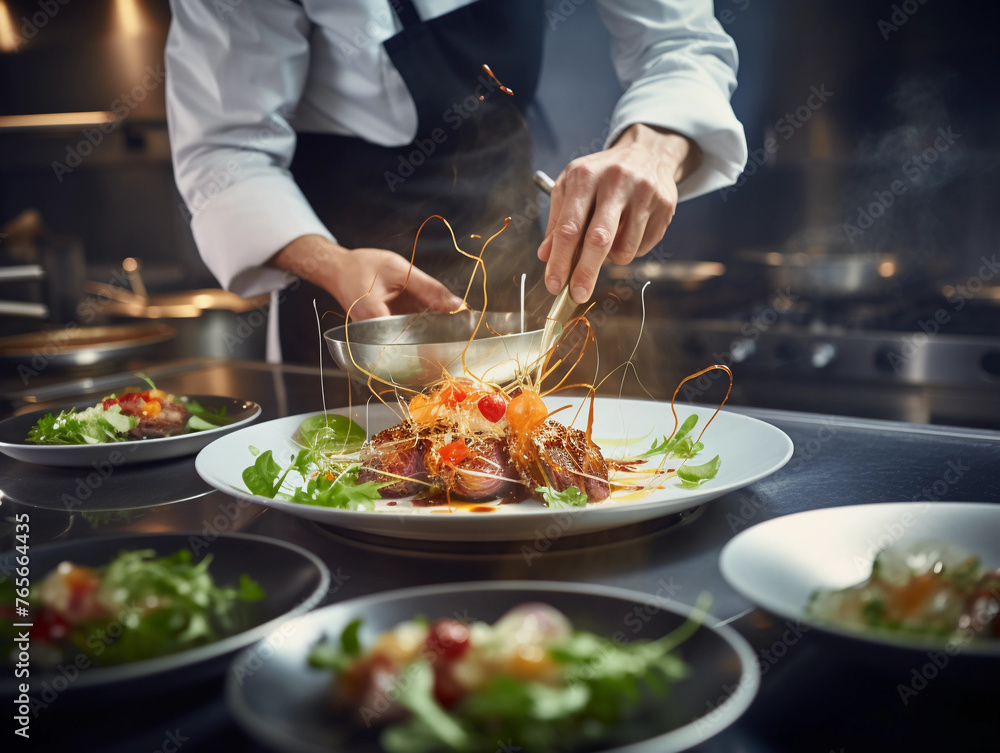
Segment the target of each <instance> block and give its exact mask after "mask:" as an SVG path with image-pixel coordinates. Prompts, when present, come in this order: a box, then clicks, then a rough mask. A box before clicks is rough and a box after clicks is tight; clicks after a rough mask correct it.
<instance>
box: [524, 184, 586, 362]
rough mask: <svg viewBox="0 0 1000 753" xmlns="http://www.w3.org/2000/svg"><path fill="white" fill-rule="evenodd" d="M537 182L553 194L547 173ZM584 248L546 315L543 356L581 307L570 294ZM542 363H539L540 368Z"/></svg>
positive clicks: (572, 265)
mask: <svg viewBox="0 0 1000 753" xmlns="http://www.w3.org/2000/svg"><path fill="white" fill-rule="evenodd" d="M535 183H536V184H537V185H538V187H539V188H541V189H542V190H543V191H545V193H546V195H548V196H551V195H552V187H553V186H555V184H556V182H555V181H554V180H552V178H550V177H549V176H548V175H547V174H545V173H544V172H542V171H541V170H538V171H536V172H535ZM582 250H583V242H582V241H581V243H580V245H579V246H577V248H576V251H575V252H573V261H572V263H571V264H570V266H569V276H568V277H567V278H566V284H565V285H563V289H562V290H560V291H559V293H558V294H557V295H556V297H555V300H554V301H552V306H550V307H549V313H548V314H547V315H546V316H545V328H544V329H543V330H542V340H541V344H540V351H539V352H540V353H541V354H542V356H543V361H542V362H544V354H545V353H547V352H548V351H549V349H550V348H551V347H552V346H553V345H555V342H556V340H557V339H558V338H559V335H560V334H561V333H562V330H563V328H564V327H565V325H566V323H567V322H569V320H570V319H572V318H573V315H574V314H575V313H576V310H577V309H578V308H579V307H580V305H579V304H578V303H576V302H575V301H574V300H573V298H572V296H571V295H570V294H569V281H570V280H571V279H572V278H573V272H574V271H575V270H576V263H577V262H578V261H579V260H580V252H581V251H582ZM540 369H541V365H539V370H540Z"/></svg>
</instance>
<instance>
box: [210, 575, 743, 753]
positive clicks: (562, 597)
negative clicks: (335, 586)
mask: <svg viewBox="0 0 1000 753" xmlns="http://www.w3.org/2000/svg"><path fill="white" fill-rule="evenodd" d="M649 599H650V597H649V595H648V594H642V593H638V592H633V591H625V590H621V589H614V588H608V587H604V586H593V585H587V584H567V583H545V582H493V583H465V584H450V585H443V586H432V587H425V588H413V589H405V590H401V591H394V592H388V593H383V594H377V595H374V596H368V597H364V598H360V599H353V600H349V601H345V602H341V603H339V604H335V605H333V606H330V607H326V608H324V609H321V610H319V611H317V612H314V613H312V614H310V615H306V616H305V617H302V618H299V619H297V620H295V621H294V622H292V623H290V624H289V626H288V629H287V630H286V633H288V634H289V638H288V640H285V641H284V642H283V643H282V644H281V645H280V646H276V647H274V649H273V651H271V650H270V649H269V648H268V647H267V644H266V643H262V644H258V646H256V647H251V648H250V649H248V650H247V651H245V652H244V653H243V654H241V655H240V656H239V657H238V658H237V659H236V661H235V662H234V664H233V667H232V669H231V671H230V673H229V678H228V682H227V688H226V695H227V700H228V703H229V705H230V708H231V709H232V711H233V713H234V715H235V716H236V719H237V721H238V722H239V723H240V724H241V725H242V726H244V727H245V728H246V729H247V730H248V731H249V732H250V733H251V734H252V735H254V736H255V737H257V738H258V739H259V740H261V741H262V742H264V743H266V744H267V745H269V746H271V747H274V748H277V749H279V750H287V751H292V750H295V751H320V750H323V751H327V752H329V751H346V750H350V751H364V752H366V753H367V752H368V751H373V752H374V751H380V750H390V751H391V750H397V749H404V748H395V747H393V745H394V742H393V739H395V741H396V742H398V743H399V744H400V745H404V746H409V747H408V748H405V749H407V750H413V751H428V752H429V751H432V750H439V749H441V748H439V747H437V742H436V741H435V740H434V739H431V738H429V737H428V736H427V735H426V731H427V730H426V729H425V728H424V723H425V721H426V719H431V720H433V721H432V722H431V724H432V725H439V727H438V730H439V731H440V730H446V731H445V732H444V734H445V735H448V734H449V731H450V733H454V734H458V735H465V734H468V735H475V734H476V733H475V729H476V728H475V726H474V724H473V723H472V721H471V717H472V716H474V715H475V710H474V709H475V704H476V703H477V701H474V700H472V698H473V696H472V695H466V696H465V697H464V698H461V699H460V698H457V697H453V698H451V699H449V698H448V697H436V696H434V697H433V701H431V700H430V699H431V698H432V695H430V694H433V693H434V692H435V685H436V682H435V679H434V675H435V674H436V673H439V672H444V671H447V672H448V673H449V674H451V675H454V673H455V672H456V671H460V672H468V673H469V677H471V678H472V679H471V680H470V682H472V683H477V682H480V681H481V684H480V690H481V692H482V693H492V694H494V695H495V694H497V693H499V694H500V695H501V696H503V697H504V698H506V699H507V700H508V701H510V704H508V705H507V706H506V708H507V711H508V712H509V716H510V717H511V718H514V719H515V722H514V725H515V728H516V730H517V731H514V728H511V731H510V734H509V735H507V737H504V738H503V739H504V742H507V740H508V737H509V738H510V739H511V743H512V744H516V745H518V746H520V747H521V748H522V749H523V750H525V751H526V753H527V751H530V750H571V749H574V748H573V746H572V745H569V744H567V743H569V742H570V740H569V737H570V735H571V734H572V731H573V730H576V732H577V733H581V734H583V735H584V737H586V735H587V733H588V732H593V733H594V734H595V738H594V739H591V740H587V741H584V745H585V749H587V750H598V749H599V750H621V751H625V750H628V751H630V752H631V753H640V752H646V751H649V752H650V753H652V752H653V751H655V752H656V753H663V752H664V751H667V752H669V751H677V750H683V749H685V748H688V747H691V746H692V745H695V744H697V743H699V742H701V741H703V740H705V739H707V738H709V737H711V736H712V735H714V734H716V733H718V732H719V731H721V730H722V729H724V728H725V727H726V726H728V725H729V724H731V723H732V722H733V721H735V719H736V718H738V717H739V715H740V714H741V713H742V712H743V711H744V710H745V709H746V708H747V706H749V704H750V702H751V700H752V699H753V697H754V695H755V693H756V690H757V686H758V683H759V674H758V672H759V670H758V667H757V662H756V659H755V656H754V653H753V651H752V649H750V647H749V646H748V645H747V644H746V643H745V642H744V641H743V639H742V638H740V637H739V636H738V635H736V634H735V633H734V632H733V631H732V630H730V629H728V628H712V627H709V626H708V624H705V623H704V622H702V621H701V620H702V619H705V615H704V613H694V614H693V610H691V609H689V608H687V607H684V606H682V605H678V604H675V603H673V602H669V601H666V600H663V601H662V603H660V602H658V605H659V606H660V607H661V609H659V610H658V611H657V612H656V613H655V614H653V615H652V616H651V618H650V620H649V622H648V623H645V624H644V625H643V626H642V627H641V628H638V629H635V628H630V627H627V626H626V623H623V619H624V617H625V616H626V615H627V614H629V613H630V612H632V611H634V610H635V608H636V606H637V605H644V604H646V603H648V601H649ZM526 602H527V603H529V604H530V606H525V604H526ZM540 604H544V605H545V606H539V605H540ZM420 616H422V617H426V619H427V620H428V623H426V624H422V622H421V621H420V620H419V619H418V620H417V621H409V620H411V619H412V618H413V617H420ZM692 617H694V620H693V622H692V621H690V618H692ZM359 620H360V622H359ZM708 621H709V622H711V621H712V620H711V618H708ZM401 622H404V624H403V625H401V624H400V623H401ZM489 625H492V627H488V626H489ZM345 630H346V631H347V632H346V633H345ZM678 630H680V631H681V632H680V633H678V632H676V631H678ZM387 631H389V632H387ZM463 631H466V632H465V633H463ZM463 635H467V637H468V638H469V641H470V644H469V645H468V646H466V650H465V654H464V656H465V657H466V659H470V658H475V661H474V662H469V661H466V662H465V664H464V668H463V669H461V670H459V663H460V662H459V660H458V659H453V660H451V661H446V660H443V659H441V658H440V657H442V656H445V655H446V654H448V653H451V654H454V653H455V652H456V650H457V646H458V645H459V643H460V640H461V638H462V637H463ZM345 638H346V641H345V640H344V639H345ZM331 640H332V643H331ZM428 641H430V643H428ZM678 642H679V644H680V645H679V646H678V645H677V643H678ZM410 644H417V645H418V648H417V650H416V651H417V654H418V659H417V660H416V662H415V663H413V662H411V663H409V664H406V668H405V669H403V670H402V672H403V674H402V675H401V676H397V681H396V682H393V681H392V680H391V679H389V680H388V681H387V684H386V685H384V686H383V687H384V688H385V690H387V691H388V690H389V689H393V688H394V689H395V690H394V691H393V692H392V693H387V694H386V698H385V699H383V700H385V701H388V700H389V696H390V695H391V696H395V697H397V698H398V697H400V696H405V697H406V700H407V702H411V703H415V704H416V705H418V706H419V705H420V704H425V708H424V709H423V714H422V715H421V716H419V718H418V719H416V720H415V719H414V717H413V716H410V717H409V719H407V718H406V717H405V716H401V715H400V714H399V708H398V705H397V707H396V708H393V707H392V705H391V704H388V705H387V704H386V703H382V702H381V701H380V700H379V698H378V697H376V696H377V694H378V690H377V689H376V690H375V693H376V695H375V696H370V697H369V698H367V699H365V698H363V697H355V696H352V693H355V692H356V691H357V690H358V689H360V690H361V691H362V693H365V692H368V691H371V690H372V688H371V686H370V685H369V686H368V687H365V684H364V680H365V677H366V673H368V671H369V670H368V668H367V666H366V664H365V662H366V657H365V656H364V654H365V652H366V651H365V648H362V647H372V648H373V650H372V651H370V652H368V653H369V656H368V657H367V659H371V658H373V657H374V656H378V655H382V656H385V655H386V654H387V652H388V653H392V654H393V655H394V656H396V657H404V656H405V654H406V652H407V651H409V650H411V649H412V646H411V645H410ZM475 644H478V645H479V649H478V650H477V649H476V648H474V647H471V646H474V645H475ZM345 646H346V647H347V648H349V649H350V650H353V651H355V652H356V653H357V654H359V659H360V662H361V663H360V664H357V663H355V662H354V661H352V660H351V658H350V657H344V648H345ZM512 649H513V650H512ZM261 651H268V654H269V658H268V660H267V661H266V662H263V663H261V662H260V659H259V656H260V652H261ZM469 652H476V653H475V654H471V653H469ZM583 654H586V660H585V661H584V662H583V664H577V663H576V659H579V658H581V656H582V655H583ZM595 656H596V657H597V659H596V660H595ZM602 656H603V657H604V658H605V659H606V661H603V662H602V659H601V657H602ZM625 656H630V657H631V659H632V663H631V664H629V663H626V662H625V660H624V657H625ZM640 656H641V657H642V658H641V659H640V658H638V657H640ZM435 657H437V659H435ZM667 657H669V658H667ZM533 659H539V661H537V662H536V661H532V660H533ZM261 664H262V666H261ZM650 664H658V668H657V669H656V670H654V671H653V672H651V673H650V674H652V675H655V676H654V677H653V679H652V682H653V684H655V683H656V680H657V679H663V680H664V682H662V683H661V684H660V685H659V689H660V690H661V691H662V690H666V691H667V692H666V693H665V694H657V693H655V692H649V691H648V689H647V690H645V691H640V692H639V694H638V697H637V698H633V703H634V705H633V706H632V708H631V711H632V715H631V716H630V717H629V719H628V723H626V724H615V723H614V721H613V720H611V718H610V717H607V718H605V721H604V722H602V721H599V719H600V718H601V715H602V713H608V714H613V711H612V709H611V708H608V707H606V706H605V707H602V706H601V704H600V703H598V704H597V706H596V707H590V706H588V704H589V702H590V701H592V700H595V699H597V698H598V697H599V695H600V692H601V690H598V689H596V688H595V687H592V686H590V685H588V679H589V680H592V681H593V682H594V683H595V684H596V685H601V684H602V682H605V681H606V682H608V684H607V685H603V690H607V691H610V690H611V689H612V687H613V688H614V696H615V700H616V701H620V700H621V698H620V696H619V695H618V694H619V693H625V692H626V691H625V690H623V687H622V686H623V685H626V684H629V683H630V680H634V679H636V678H635V677H632V678H630V677H629V671H628V668H629V667H631V668H632V669H636V670H637V671H638V670H641V669H644V668H648V667H649V665H650ZM317 665H319V666H317ZM584 665H586V666H587V667H589V670H590V671H589V672H587V671H586V667H584ZM384 666H387V665H384ZM339 667H343V668H342V669H338V668H339ZM484 668H488V671H487V672H486V673H485V674H482V671H483V670H484ZM577 669H580V670H581V671H580V675H581V676H580V677H574V676H573V675H574V672H575V671H576V670H577ZM425 670H429V671H425ZM549 670H553V671H554V675H549V676H545V675H544V673H545V672H546V671H549ZM338 673H343V674H344V676H343V679H342V681H341V682H343V683H346V685H341V686H339V687H341V689H342V690H343V691H344V692H345V693H346V696H345V698H351V697H355V698H356V700H358V701H359V702H360V705H355V708H354V710H353V712H352V711H350V710H349V711H348V713H347V714H346V715H345V714H340V713H338V712H337V711H336V709H335V708H334V706H333V704H334V702H335V700H334V699H335V698H336V696H335V695H334V693H335V691H334V690H333V688H336V687H338V686H337V685H335V684H334V675H336V674H338ZM512 673H521V677H520V679H518V678H517V677H516V676H514V675H513V674H512ZM605 674H607V675H609V676H613V680H609V677H607V676H605ZM474 676H475V677H474ZM476 677H478V679H476ZM646 677H647V679H648V675H647V676H646ZM668 678H669V679H668ZM355 679H360V680H362V683H361V684H360V685H357V686H356V685H355V684H354V680H355ZM467 679H468V678H467ZM383 680H385V678H384V677H381V678H380V679H379V682H381V681H383ZM498 683H499V684H498ZM639 685H641V683H639ZM636 689H638V688H636ZM396 691H398V692H396ZM522 694H528V695H532V694H533V697H535V700H534V702H533V704H532V708H530V709H528V708H525V705H524V704H523V703H518V702H517V699H518V698H520V699H521V700H522V701H523V700H524V696H523V695H522ZM417 699H419V700H417ZM470 703H471V704H473V707H472V708H470V706H469V704H470ZM612 705H613V706H614V707H615V709H617V708H618V706H617V704H612ZM501 706H503V704H501V703H500V702H499V698H498V697H494V698H492V700H491V701H490V703H489V704H488V707H489V709H488V710H487V712H486V713H487V715H492V714H493V712H495V711H496V710H497V709H498V708H500V707H501ZM446 707H447V710H445V708H446ZM365 709H369V710H370V713H371V714H372V715H374V716H377V717H378V720H376V719H375V718H374V717H372V716H370V717H369V719H368V721H369V723H370V724H371V726H370V727H366V726H365V724H364V723H363V722H362V723H361V724H360V725H358V724H354V723H352V722H351V721H350V717H351V715H352V713H353V714H354V715H355V717H356V718H357V719H358V720H360V716H358V715H360V714H361V713H363V712H364V710H365ZM515 709H519V711H517V710H515ZM573 709H576V711H573ZM576 712H581V714H582V716H581V714H578V713H576ZM539 714H541V715H543V716H545V715H548V716H549V718H548V719H547V720H546V721H545V722H543V723H539V724H531V723H530V722H529V719H530V718H532V717H534V716H536V715H539ZM583 717H587V718H588V719H590V720H591V722H593V724H591V723H588V722H583V720H582V718H583ZM390 719H392V720H395V721H396V722H399V723H401V724H402V725H403V727H402V728H398V727H397V728H395V729H396V730H397V731H395V732H392V731H390V732H386V733H385V734H387V735H388V736H389V738H390V739H389V740H388V741H386V740H385V738H383V744H382V745H380V740H379V738H380V732H382V727H384V726H385V725H384V724H381V725H380V723H381V722H384V721H388V720H390ZM493 723H495V718H494V719H493V720H492V721H490V722H487V724H488V725H491V724H493ZM581 724H582V727H581V726H578V725H581ZM390 726H391V725H390ZM489 728H490V730H491V731H492V730H494V729H495V728H493V727H492V726H490V727H489ZM400 729H401V730H402V731H398V730H400ZM598 733H599V739H598V737H597V735H598ZM397 736H400V737H398V738H397ZM515 738H516V739H515ZM529 738H530V739H529ZM386 742H387V743H388V744H387V745H386ZM453 742H455V743H457V744H458V745H460V746H461V745H463V744H465V741H463V740H462V739H460V738H456V739H455V740H454V741H453ZM580 742H581V741H580V740H579V739H577V740H576V743H577V744H579V743H580ZM490 744H491V745H492V746H494V747H495V739H490ZM494 747H489V748H488V749H489V750H493V749H494ZM443 749H444V750H447V749H448V748H443ZM466 749H468V750H479V749H480V747H477V746H475V745H474V740H472V741H470V742H469V747H468V748H466Z"/></svg>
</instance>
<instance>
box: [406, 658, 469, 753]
mask: <svg viewBox="0 0 1000 753" xmlns="http://www.w3.org/2000/svg"><path fill="white" fill-rule="evenodd" d="M406 678H407V679H408V680H409V682H401V683H400V684H399V688H398V692H399V702H400V704H402V705H403V706H405V707H406V708H408V709H409V710H410V711H411V712H413V715H414V716H415V717H416V718H417V719H419V720H420V721H421V722H423V724H424V725H425V726H426V728H427V729H428V730H429V731H431V732H433V733H434V734H435V735H436V736H437V737H438V739H439V740H440V741H441V742H442V743H444V744H445V745H447V746H448V747H449V748H451V749H452V750H468V749H469V748H470V743H471V742H472V740H471V738H470V737H469V733H468V732H466V731H465V730H464V729H463V728H462V726H461V725H460V724H459V723H458V722H457V721H455V720H454V719H453V718H452V717H451V716H449V714H448V712H446V711H445V710H444V709H443V708H441V707H440V706H439V705H438V703H437V701H436V700H435V699H434V670H433V669H431V665H430V664H428V663H427V662H425V661H423V660H419V661H415V662H413V663H412V664H410V665H409V666H408V667H407V668H406ZM390 753H391V752H390Z"/></svg>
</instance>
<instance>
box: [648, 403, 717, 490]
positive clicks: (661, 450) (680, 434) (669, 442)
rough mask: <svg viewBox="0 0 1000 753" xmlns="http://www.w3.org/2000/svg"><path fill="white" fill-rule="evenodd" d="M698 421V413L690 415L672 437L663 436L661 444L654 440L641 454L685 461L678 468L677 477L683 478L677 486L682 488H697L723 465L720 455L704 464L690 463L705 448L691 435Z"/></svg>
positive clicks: (713, 475)
mask: <svg viewBox="0 0 1000 753" xmlns="http://www.w3.org/2000/svg"><path fill="white" fill-rule="evenodd" d="M697 423H698V417H697V416H696V415H694V414H692V415H690V416H688V417H687V418H686V419H684V422H683V423H682V424H681V425H680V427H678V429H677V431H676V432H674V435H673V436H672V437H666V436H665V437H663V440H662V441H661V442H660V443H659V444H657V442H656V441H655V440H654V441H653V444H652V446H651V447H650V448H649V449H648V450H646V452H644V453H642V455H640V456H639V457H640V458H650V457H653V456H655V455H663V456H664V457H667V458H671V457H672V458H678V459H680V460H683V461H685V462H683V463H682V464H681V465H680V466H679V467H678V468H677V478H679V479H680V480H681V483H679V484H677V486H679V487H681V488H682V489H697V488H698V487H699V486H701V485H702V484H704V483H705V482H706V481H709V480H711V479H713V478H715V476H716V474H718V472H719V468H720V467H721V466H722V461H721V460H720V459H719V456H718V455H716V456H715V457H714V458H712V459H711V460H709V461H708V462H707V463H705V464H704V465H688V463H687V461H688V460H690V459H691V458H693V457H694V456H695V455H697V454H698V453H699V452H701V451H702V450H704V449H705V445H704V444H703V443H701V442H696V441H695V440H694V439H693V438H692V437H691V432H692V431H693V430H694V427H695V424H697Z"/></svg>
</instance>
